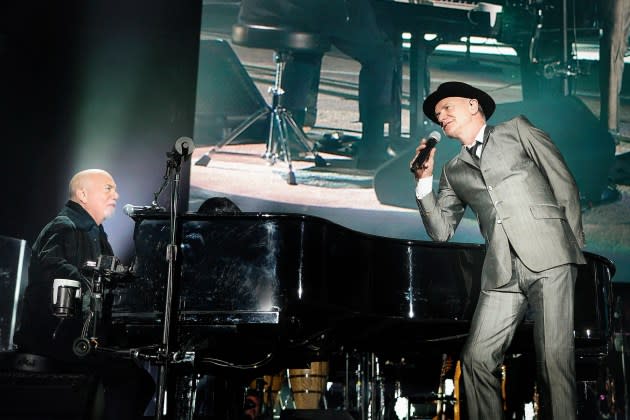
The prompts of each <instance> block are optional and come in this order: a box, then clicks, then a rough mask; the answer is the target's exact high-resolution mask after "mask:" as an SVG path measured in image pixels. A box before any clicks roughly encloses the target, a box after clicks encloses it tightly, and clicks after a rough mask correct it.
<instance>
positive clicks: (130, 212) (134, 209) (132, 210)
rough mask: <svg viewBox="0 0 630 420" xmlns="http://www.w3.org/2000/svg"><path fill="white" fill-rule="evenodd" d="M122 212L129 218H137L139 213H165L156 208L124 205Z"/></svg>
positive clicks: (162, 209) (161, 209)
mask: <svg viewBox="0 0 630 420" xmlns="http://www.w3.org/2000/svg"><path fill="white" fill-rule="evenodd" d="M123 211H124V212H125V214H126V215H127V216H129V217H134V216H137V215H138V214H140V213H148V212H152V211H165V210H164V208H162V207H157V206H134V205H133V204H125V205H124V207H123Z"/></svg>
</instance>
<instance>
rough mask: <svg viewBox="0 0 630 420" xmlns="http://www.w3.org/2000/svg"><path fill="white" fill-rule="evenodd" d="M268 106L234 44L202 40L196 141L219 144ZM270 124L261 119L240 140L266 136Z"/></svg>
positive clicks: (198, 142)
mask: <svg viewBox="0 0 630 420" xmlns="http://www.w3.org/2000/svg"><path fill="white" fill-rule="evenodd" d="M270 60H271V58H270ZM266 107H268V105H267V102H266V101H265V99H264V98H263V96H262V95H261V93H260V90H258V88H257V87H256V85H255V84H254V82H253V81H252V79H251V77H250V76H249V74H248V73H247V71H246V70H245V68H244V67H243V64H242V63H241V61H240V60H239V58H238V56H237V55H236V54H235V52H234V50H233V49H232V47H231V46H230V44H229V43H228V42H227V41H225V40H222V39H214V40H202V41H201V44H200V46H199V72H198V75H197V100H196V108H195V134H194V137H195V142H196V143H197V144H206V145H210V144H216V143H218V142H219V141H220V140H222V139H223V138H224V137H226V135H228V134H229V132H230V131H231V130H232V129H234V128H235V127H236V126H238V125H239V124H240V123H242V122H243V121H245V120H246V119H247V118H248V117H249V116H251V115H252V114H255V113H256V112H257V111H259V110H261V109H262V108H266ZM268 127H269V125H268V119H264V118H261V120H259V121H258V122H257V123H255V124H253V125H252V126H251V127H250V128H248V129H247V130H246V131H245V132H244V133H242V135H241V136H240V137H239V140H240V141H241V142H245V141H247V139H263V138H266V130H267V129H268ZM234 143H235V142H234Z"/></svg>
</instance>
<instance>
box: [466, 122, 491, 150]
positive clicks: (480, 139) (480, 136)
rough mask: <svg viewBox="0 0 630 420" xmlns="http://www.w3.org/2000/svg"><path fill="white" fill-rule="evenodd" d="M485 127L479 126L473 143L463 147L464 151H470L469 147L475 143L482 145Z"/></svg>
mask: <svg viewBox="0 0 630 420" xmlns="http://www.w3.org/2000/svg"><path fill="white" fill-rule="evenodd" d="M486 125H487V124H484V125H482V126H481V128H480V129H479V132H478V133H477V135H476V136H475V141H473V142H472V143H470V144H469V145H467V146H465V147H466V149H470V148H471V147H473V146H474V145H475V143H477V142H479V143H483V135H484V132H485V131H486Z"/></svg>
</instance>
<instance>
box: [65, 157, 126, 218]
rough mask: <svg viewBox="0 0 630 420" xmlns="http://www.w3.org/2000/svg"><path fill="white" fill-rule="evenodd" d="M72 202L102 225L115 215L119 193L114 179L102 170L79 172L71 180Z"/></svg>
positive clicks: (70, 193) (70, 192)
mask: <svg viewBox="0 0 630 420" xmlns="http://www.w3.org/2000/svg"><path fill="white" fill-rule="evenodd" d="M69 195H70V200H72V201H74V202H76V203H78V204H79V205H80V206H81V207H83V208H84V209H85V211H87V212H88V213H89V215H90V216H92V218H93V219H94V221H95V222H96V224H98V225H100V224H101V223H103V221H105V219H107V218H108V217H110V216H112V215H113V214H114V210H115V209H116V202H117V200H118V192H117V191H116V183H115V182H114V178H112V176H111V175H110V174H109V173H107V172H106V171H103V170H101V169H87V170H85V171H81V172H78V173H77V174H75V175H74V176H73V177H72V179H71V180H70V185H69Z"/></svg>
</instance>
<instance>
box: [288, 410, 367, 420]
mask: <svg viewBox="0 0 630 420" xmlns="http://www.w3.org/2000/svg"><path fill="white" fill-rule="evenodd" d="M280 420H355V418H354V417H352V416H351V415H350V413H348V412H347V411H334V410H283V411H282V412H281V413H280Z"/></svg>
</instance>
